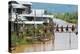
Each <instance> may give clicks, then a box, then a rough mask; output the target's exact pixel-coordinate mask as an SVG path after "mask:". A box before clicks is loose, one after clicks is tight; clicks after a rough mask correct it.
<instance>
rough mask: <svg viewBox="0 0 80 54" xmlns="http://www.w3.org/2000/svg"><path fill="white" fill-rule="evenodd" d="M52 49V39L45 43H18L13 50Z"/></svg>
mask: <svg viewBox="0 0 80 54" xmlns="http://www.w3.org/2000/svg"><path fill="white" fill-rule="evenodd" d="M50 50H54V42H53V41H52V40H50V41H47V42H45V43H42V42H41V43H39V44H37V43H36V44H27V45H20V46H17V47H16V50H15V51H14V52H35V51H50Z"/></svg>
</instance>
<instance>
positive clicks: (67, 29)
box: [56, 25, 75, 32]
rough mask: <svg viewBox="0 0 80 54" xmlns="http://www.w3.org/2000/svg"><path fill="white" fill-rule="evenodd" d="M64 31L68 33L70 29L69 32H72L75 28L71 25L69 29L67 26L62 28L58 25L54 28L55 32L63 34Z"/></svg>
mask: <svg viewBox="0 0 80 54" xmlns="http://www.w3.org/2000/svg"><path fill="white" fill-rule="evenodd" d="M59 28H60V30H59ZM64 29H65V30H66V31H69V29H71V31H72V32H73V31H74V30H75V26H74V25H72V26H71V27H69V26H68V25H67V26H66V27H63V26H61V27H59V26H58V25H57V26H56V31H61V32H63V31H64Z"/></svg>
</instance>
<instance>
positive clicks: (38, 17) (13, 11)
mask: <svg viewBox="0 0 80 54" xmlns="http://www.w3.org/2000/svg"><path fill="white" fill-rule="evenodd" d="M31 5H32V3H30V2H23V1H21V2H20V1H18V2H16V1H10V2H9V22H10V23H11V31H14V30H17V28H16V27H15V25H17V24H19V25H21V26H22V25H24V24H35V25H37V24H43V23H44V21H46V22H47V23H48V22H49V19H50V18H52V17H53V16H51V15H46V14H45V10H44V9H32V8H31ZM17 27H18V26H17ZM19 27H20V26H19Z"/></svg>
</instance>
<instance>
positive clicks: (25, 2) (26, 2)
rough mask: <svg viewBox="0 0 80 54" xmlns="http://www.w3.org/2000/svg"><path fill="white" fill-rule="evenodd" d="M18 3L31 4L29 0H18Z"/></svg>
mask: <svg viewBox="0 0 80 54" xmlns="http://www.w3.org/2000/svg"><path fill="white" fill-rule="evenodd" d="M18 3H19V4H29V5H32V3H31V2H28V1H18Z"/></svg>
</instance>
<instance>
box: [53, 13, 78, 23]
mask: <svg viewBox="0 0 80 54" xmlns="http://www.w3.org/2000/svg"><path fill="white" fill-rule="evenodd" d="M54 17H55V18H59V19H62V20H65V21H67V22H69V23H77V21H78V13H77V12H73V13H69V12H66V13H57V14H55V15H54Z"/></svg>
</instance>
